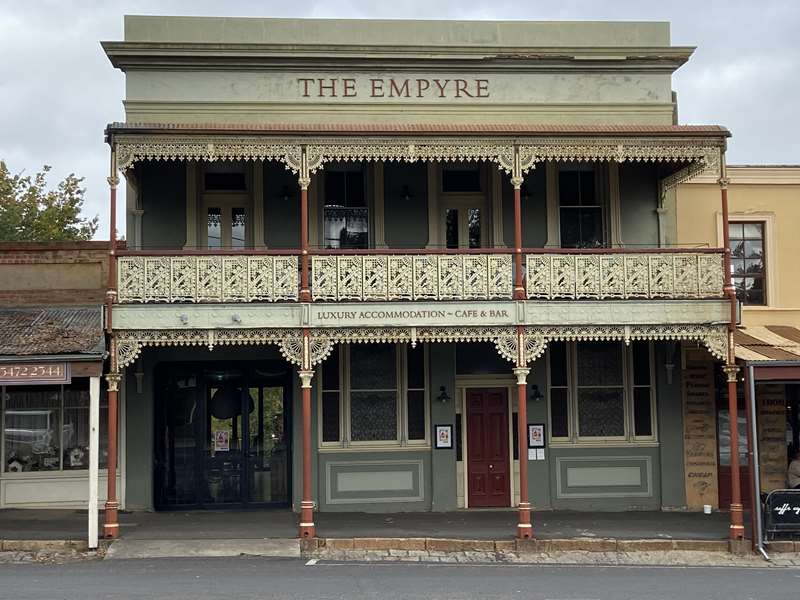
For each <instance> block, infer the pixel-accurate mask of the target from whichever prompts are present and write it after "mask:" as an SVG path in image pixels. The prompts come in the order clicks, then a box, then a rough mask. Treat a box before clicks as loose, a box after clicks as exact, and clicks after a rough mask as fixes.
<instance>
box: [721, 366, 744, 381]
mask: <svg viewBox="0 0 800 600" xmlns="http://www.w3.org/2000/svg"><path fill="white" fill-rule="evenodd" d="M722 370H723V371H724V372H725V374H726V375H727V376H728V383H736V375H737V374H738V373H739V370H740V369H739V367H738V366H737V365H725V366H724V367H722Z"/></svg>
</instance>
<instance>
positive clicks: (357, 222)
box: [322, 171, 369, 248]
mask: <svg viewBox="0 0 800 600" xmlns="http://www.w3.org/2000/svg"><path fill="white" fill-rule="evenodd" d="M322 218H323V232H324V233H323V235H324V240H323V244H324V246H325V248H368V247H369V209H368V208H367V204H366V197H365V194H364V173H363V172H362V171H326V172H325V206H324V207H323V217H322Z"/></svg>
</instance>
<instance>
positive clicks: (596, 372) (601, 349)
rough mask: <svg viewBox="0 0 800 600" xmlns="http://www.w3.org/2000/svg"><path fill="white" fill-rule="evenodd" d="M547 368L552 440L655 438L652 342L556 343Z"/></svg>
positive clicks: (553, 344)
mask: <svg viewBox="0 0 800 600" xmlns="http://www.w3.org/2000/svg"><path fill="white" fill-rule="evenodd" d="M548 371H549V373H548V375H549V385H548V397H549V398H548V400H549V406H548V408H549V416H550V438H551V440H552V441H554V442H569V443H581V442H586V443H591V442H597V441H606V440H607V441H614V440H618V441H629V442H632V441H654V440H655V421H654V415H655V404H654V402H655V393H654V388H653V385H652V347H651V344H650V343H649V342H633V343H631V344H630V345H627V346H626V345H625V344H623V343H621V342H572V343H567V342H553V343H551V344H550V345H549V347H548Z"/></svg>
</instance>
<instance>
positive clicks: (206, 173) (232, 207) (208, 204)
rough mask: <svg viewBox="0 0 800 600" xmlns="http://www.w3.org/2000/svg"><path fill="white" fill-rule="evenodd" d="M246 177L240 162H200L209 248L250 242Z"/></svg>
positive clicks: (250, 202) (238, 246)
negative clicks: (203, 163)
mask: <svg viewBox="0 0 800 600" xmlns="http://www.w3.org/2000/svg"><path fill="white" fill-rule="evenodd" d="M249 179H250V177H249V171H248V169H247V168H246V166H245V165H244V164H242V163H209V164H206V165H204V166H203V170H202V180H201V182H202V193H201V202H202V211H203V212H202V214H203V218H204V220H205V227H204V231H203V233H204V234H205V236H204V237H205V246H207V247H208V248H213V249H223V248H245V247H247V246H249V245H250V244H251V241H250V237H251V235H252V233H251V229H252V222H251V220H252V219H250V218H249V217H250V214H251V213H252V210H251V208H252V201H251V197H250V193H249Z"/></svg>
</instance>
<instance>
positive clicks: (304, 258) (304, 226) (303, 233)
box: [300, 177, 311, 302]
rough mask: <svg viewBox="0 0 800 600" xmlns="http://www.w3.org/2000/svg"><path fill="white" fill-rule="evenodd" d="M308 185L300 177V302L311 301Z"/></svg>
mask: <svg viewBox="0 0 800 600" xmlns="http://www.w3.org/2000/svg"><path fill="white" fill-rule="evenodd" d="M308 185H309V180H308V179H303V178H302V177H301V179H300V302H311V289H310V288H309V285H308V281H309V258H308V248H309V243H308Z"/></svg>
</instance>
